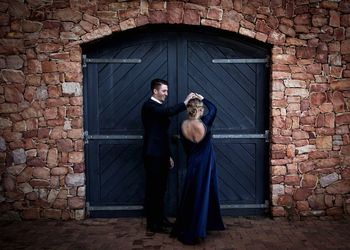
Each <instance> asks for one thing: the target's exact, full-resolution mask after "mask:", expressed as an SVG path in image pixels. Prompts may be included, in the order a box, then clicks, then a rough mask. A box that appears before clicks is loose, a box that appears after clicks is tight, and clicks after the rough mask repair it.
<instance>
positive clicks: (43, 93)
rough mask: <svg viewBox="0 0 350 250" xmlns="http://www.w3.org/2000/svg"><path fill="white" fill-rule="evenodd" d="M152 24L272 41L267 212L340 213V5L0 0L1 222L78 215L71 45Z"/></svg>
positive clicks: (78, 114)
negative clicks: (214, 30)
mask: <svg viewBox="0 0 350 250" xmlns="http://www.w3.org/2000/svg"><path fill="white" fill-rule="evenodd" d="M158 23H169V24H188V25H204V26H212V27H215V28H218V29H224V30H229V31H232V32H235V33H240V34H242V35H244V36H249V37H252V38H254V39H257V40H259V41H262V42H266V43H270V44H272V45H273V49H272V67H271V69H272V72H271V83H270V86H271V89H270V117H271V129H270V130H271V146H270V161H269V162H270V172H271V176H270V181H271V185H270V187H271V212H272V215H273V216H274V217H290V218H296V219H298V218H300V217H312V216H328V217H334V216H336V217H339V216H342V215H344V214H349V213H350V194H349V192H350V143H349V140H350V139H349V124H350V110H349V109H350V66H349V65H350V64H349V63H348V62H349V61H350V2H349V1H322V0H304V1H301V0H294V1H293V0H251V1H250V0H249V1H248V0H193V1H169V2H164V1H145V0H139V1H119V2H118V1H115V0H100V1H99V0H92V1H83V0H70V1H68V0H59V1H54V0H47V1H40V0H27V1H16V0H8V1H6V0H2V1H0V69H1V74H0V84H1V85H0V93H1V95H0V115H1V117H0V128H1V132H0V159H1V160H0V174H1V179H0V183H1V186H0V211H1V212H0V214H1V216H0V217H1V218H2V219H4V218H5V219H6V218H10V219H17V218H18V219H19V218H23V219H38V218H53V219H63V220H67V219H82V218H84V217H85V212H84V208H85V174H84V170H85V165H84V150H83V143H84V142H83V136H82V133H83V122H82V121H83V119H82V114H83V113H82V109H83V106H82V87H83V86H82V70H81V48H80V44H83V43H86V42H89V41H92V40H95V39H101V38H103V37H105V36H108V35H110V34H112V33H113V32H120V31H123V30H127V29H132V28H135V27H138V26H142V25H146V24H158Z"/></svg>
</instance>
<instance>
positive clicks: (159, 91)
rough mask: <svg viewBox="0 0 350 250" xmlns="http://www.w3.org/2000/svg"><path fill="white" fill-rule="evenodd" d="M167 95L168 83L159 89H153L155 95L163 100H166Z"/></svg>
mask: <svg viewBox="0 0 350 250" xmlns="http://www.w3.org/2000/svg"><path fill="white" fill-rule="evenodd" d="M167 96H168V86H167V85H164V84H162V85H160V87H159V88H158V89H154V90H153V97H154V98H156V99H157V100H159V101H161V102H164V101H165V99H166V97H167Z"/></svg>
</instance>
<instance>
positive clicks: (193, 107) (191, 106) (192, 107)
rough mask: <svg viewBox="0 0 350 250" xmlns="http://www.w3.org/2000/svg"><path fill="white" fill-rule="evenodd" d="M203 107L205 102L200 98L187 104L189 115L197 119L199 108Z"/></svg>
mask: <svg viewBox="0 0 350 250" xmlns="http://www.w3.org/2000/svg"><path fill="white" fill-rule="evenodd" d="M202 107H203V102H202V101H201V100H200V99H198V98H193V99H191V100H189V102H188V103H187V114H188V116H190V117H195V116H196V114H197V111H198V109H199V108H202Z"/></svg>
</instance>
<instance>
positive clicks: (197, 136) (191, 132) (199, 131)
mask: <svg viewBox="0 0 350 250" xmlns="http://www.w3.org/2000/svg"><path fill="white" fill-rule="evenodd" d="M181 131H182V134H183V136H184V137H185V138H186V139H187V140H189V141H191V142H193V143H199V142H200V141H201V140H203V138H204V136H205V132H206V128H205V126H204V124H203V122H202V121H201V120H190V119H187V120H185V121H183V123H182V125H181Z"/></svg>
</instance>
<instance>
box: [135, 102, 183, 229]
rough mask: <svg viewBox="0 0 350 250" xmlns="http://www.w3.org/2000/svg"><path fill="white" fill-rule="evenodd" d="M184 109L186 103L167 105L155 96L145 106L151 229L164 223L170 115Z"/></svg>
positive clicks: (146, 202) (147, 197) (148, 209)
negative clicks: (159, 101) (155, 99)
mask: <svg viewBox="0 0 350 250" xmlns="http://www.w3.org/2000/svg"><path fill="white" fill-rule="evenodd" d="M184 110H186V105H185V104H184V103H180V104H177V105H175V106H172V107H165V105H163V104H159V103H157V102H155V101H153V100H152V99H148V100H147V101H146V102H145V103H144V104H143V106H142V112H141V115H142V123H143V127H144V145H143V155H144V163H145V171H146V192H145V212H146V217H147V227H148V228H149V229H151V230H157V229H159V228H162V226H163V225H162V223H163V217H164V214H163V213H164V195H165V191H166V186H167V178H168V171H169V167H170V156H171V153H170V143H169V132H168V130H169V126H170V119H169V117H170V116H173V115H176V114H178V113H180V112H181V111H184Z"/></svg>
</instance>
